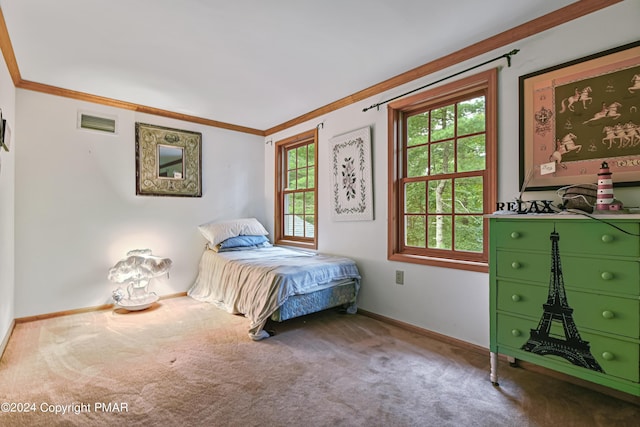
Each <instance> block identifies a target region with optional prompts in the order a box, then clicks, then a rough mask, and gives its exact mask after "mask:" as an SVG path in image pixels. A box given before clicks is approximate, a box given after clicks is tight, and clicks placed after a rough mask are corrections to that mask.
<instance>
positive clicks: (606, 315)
mask: <svg viewBox="0 0 640 427" xmlns="http://www.w3.org/2000/svg"><path fill="white" fill-rule="evenodd" d="M602 317H604V318H605V319H613V317H614V315H613V311H609V310H605V311H603V312H602Z"/></svg>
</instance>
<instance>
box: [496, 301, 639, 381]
mask: <svg viewBox="0 0 640 427" xmlns="http://www.w3.org/2000/svg"><path fill="white" fill-rule="evenodd" d="M497 323H498V327H497V334H498V336H497V339H498V346H499V347H500V346H506V347H510V348H512V349H515V350H520V351H524V350H522V346H523V345H524V344H525V343H526V342H527V341H528V340H529V337H530V333H531V330H532V329H535V328H537V327H538V322H537V321H534V320H527V319H523V318H519V317H513V316H508V315H504V314H498V316H497ZM578 329H579V328H578ZM579 333H580V337H581V338H582V340H584V341H587V342H588V343H589V346H590V352H591V355H592V356H593V357H594V359H595V360H596V361H597V362H598V364H599V365H600V367H601V368H602V370H603V371H604V373H605V374H607V375H611V376H614V377H618V378H624V379H627V380H630V381H635V382H638V380H639V377H640V375H639V374H640V371H639V369H638V364H639V362H640V355H639V352H640V347H639V346H638V344H637V343H633V342H629V341H623V340H616V339H614V338H610V337H606V336H602V335H597V334H591V333H587V332H582V331H580V330H579ZM531 354H533V353H531ZM536 356H537V357H539V358H541V359H544V358H550V359H552V360H554V361H561V362H563V363H567V364H571V362H569V361H567V360H566V359H564V358H562V357H560V356H557V355H551V354H547V355H536ZM584 369H588V368H584Z"/></svg>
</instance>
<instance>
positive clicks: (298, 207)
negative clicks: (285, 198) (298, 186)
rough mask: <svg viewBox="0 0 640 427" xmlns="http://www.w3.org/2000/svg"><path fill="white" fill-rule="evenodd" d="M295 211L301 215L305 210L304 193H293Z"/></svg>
mask: <svg viewBox="0 0 640 427" xmlns="http://www.w3.org/2000/svg"><path fill="white" fill-rule="evenodd" d="M291 196H293V213H294V214H296V215H299V214H301V213H303V212H304V206H303V202H302V194H300V193H293V194H292V195H291Z"/></svg>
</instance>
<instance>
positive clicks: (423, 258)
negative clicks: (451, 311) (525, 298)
mask: <svg viewBox="0 0 640 427" xmlns="http://www.w3.org/2000/svg"><path fill="white" fill-rule="evenodd" d="M470 80H471V81H473V80H475V81H477V83H476V84H475V85H474V84H469V82H470ZM389 118H390V122H389V123H390V127H393V129H391V131H390V134H389V135H390V141H389V156H390V158H391V159H392V161H390V163H389V164H390V171H389V173H390V180H391V181H390V191H389V198H390V204H389V206H390V217H391V218H392V225H391V226H390V230H389V258H390V259H393V260H399V261H409V262H419V263H424V264H435V265H447V266H451V267H456V268H464V269H471V270H478V271H485V270H486V268H487V267H486V263H487V256H488V255H487V252H488V242H487V236H488V233H487V229H486V228H487V221H486V220H485V218H484V215H485V214H486V213H488V212H490V207H491V206H493V205H494V204H495V202H494V201H495V192H496V184H495V182H496V172H495V166H494V165H495V146H496V143H495V131H494V129H495V122H494V121H495V70H492V71H490V72H486V73H483V74H481V75H478V76H475V77H472V78H468V79H464V80H462V81H460V82H459V83H453V84H450V85H447V86H444V87H442V88H440V89H437V90H434V91H429V92H424V93H422V94H418V95H415V96H413V97H411V98H409V99H407V100H402V101H398V102H396V103H393V104H391V105H390V106H389Z"/></svg>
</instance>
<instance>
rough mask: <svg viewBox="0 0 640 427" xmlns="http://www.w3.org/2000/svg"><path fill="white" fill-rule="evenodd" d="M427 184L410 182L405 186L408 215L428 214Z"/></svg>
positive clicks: (405, 207)
mask: <svg viewBox="0 0 640 427" xmlns="http://www.w3.org/2000/svg"><path fill="white" fill-rule="evenodd" d="M425 188H426V183H424V182H409V183H407V184H406V185H405V186H404V211H405V212H406V213H426V212H427V192H426V191H425Z"/></svg>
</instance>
